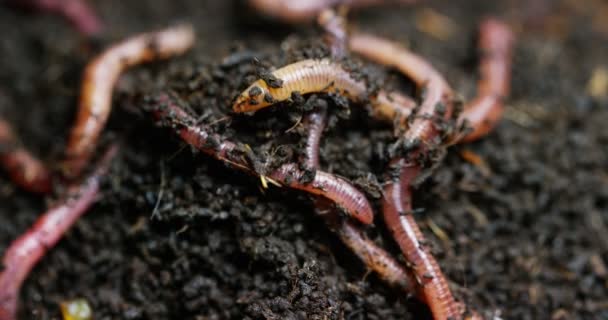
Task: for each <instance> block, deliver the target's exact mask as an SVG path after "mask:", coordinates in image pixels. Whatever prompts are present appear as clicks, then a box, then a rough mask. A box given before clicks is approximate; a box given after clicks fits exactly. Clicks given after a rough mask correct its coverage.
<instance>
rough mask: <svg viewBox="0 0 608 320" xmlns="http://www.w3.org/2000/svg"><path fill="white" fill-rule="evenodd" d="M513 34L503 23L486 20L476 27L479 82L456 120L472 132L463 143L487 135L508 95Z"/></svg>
mask: <svg viewBox="0 0 608 320" xmlns="http://www.w3.org/2000/svg"><path fill="white" fill-rule="evenodd" d="M514 38H515V36H514V34H513V32H512V31H511V29H510V28H509V26H508V25H506V24H505V23H504V22H502V21H500V20H497V19H493V18H487V19H485V20H484V21H483V22H482V23H481V24H480V26H479V44H478V46H479V53H480V63H479V73H480V76H479V82H478V84H477V97H475V99H474V100H472V101H471V102H469V103H468V104H467V105H466V106H465V109H464V111H463V113H462V114H461V115H460V118H459V121H460V122H463V121H466V122H467V125H469V126H470V127H471V128H472V129H473V131H471V132H469V133H468V134H467V135H466V136H465V137H464V138H463V141H465V142H466V141H472V140H476V139H479V138H481V137H483V136H485V135H487V134H488V133H489V132H490V131H491V130H492V129H493V128H494V127H495V126H496V124H497V123H498V121H499V120H500V118H501V116H502V113H503V109H504V106H503V99H504V98H505V97H506V96H507V95H508V94H509V86H510V82H511V56H512V51H513V42H514Z"/></svg>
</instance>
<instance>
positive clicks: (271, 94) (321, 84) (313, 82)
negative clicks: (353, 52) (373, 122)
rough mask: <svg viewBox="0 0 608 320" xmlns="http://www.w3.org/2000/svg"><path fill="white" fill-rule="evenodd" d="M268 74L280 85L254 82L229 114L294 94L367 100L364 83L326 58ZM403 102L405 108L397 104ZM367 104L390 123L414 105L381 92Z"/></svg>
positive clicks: (275, 101) (396, 95)
mask: <svg viewBox="0 0 608 320" xmlns="http://www.w3.org/2000/svg"><path fill="white" fill-rule="evenodd" d="M272 75H273V76H274V77H275V78H277V79H280V81H279V84H280V85H278V84H276V83H273V84H272V85H271V84H269V83H267V82H266V81H265V80H264V79H260V80H258V81H255V82H254V83H253V84H251V85H250V86H249V87H248V88H247V89H245V90H244V91H243V92H242V93H241V94H240V95H239V96H238V97H237V98H236V100H235V102H234V104H233V106H232V109H233V111H234V112H251V111H257V110H259V109H262V108H266V107H268V106H271V105H273V104H275V103H277V102H281V101H285V100H287V99H289V98H290V97H291V95H292V93H294V92H298V93H300V94H307V93H313V92H327V93H338V94H341V95H343V96H345V97H347V98H349V99H350V100H352V101H353V102H364V101H366V100H367V99H368V98H367V97H368V92H367V86H366V84H365V82H364V81H361V80H356V79H355V78H353V77H352V76H351V74H350V73H349V72H348V71H346V70H345V69H344V68H342V66H340V64H338V63H335V62H332V61H331V60H330V59H321V60H302V61H299V62H296V63H293V64H290V65H287V66H285V67H283V68H280V69H278V70H275V71H274V72H272ZM393 97H394V98H393ZM403 102H405V103H407V105H403V104H401V103H403ZM371 105H372V114H374V115H376V116H377V117H378V118H381V119H384V120H389V121H393V120H394V119H395V117H401V118H402V119H403V120H405V118H407V116H408V115H409V114H410V112H411V109H412V107H413V105H414V104H413V102H412V100H411V99H409V98H407V97H405V96H402V95H399V94H397V93H386V92H383V91H381V92H380V93H379V94H378V96H377V98H375V99H374V98H373V97H372V99H371Z"/></svg>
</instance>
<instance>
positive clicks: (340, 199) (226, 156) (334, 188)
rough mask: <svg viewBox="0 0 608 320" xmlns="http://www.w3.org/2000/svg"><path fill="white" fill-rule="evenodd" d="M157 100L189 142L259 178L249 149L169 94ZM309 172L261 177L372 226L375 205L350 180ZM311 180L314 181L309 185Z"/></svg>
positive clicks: (289, 170) (161, 113)
mask: <svg viewBox="0 0 608 320" xmlns="http://www.w3.org/2000/svg"><path fill="white" fill-rule="evenodd" d="M157 100H158V106H157V107H155V108H154V109H155V110H154V114H155V115H156V117H157V118H159V119H161V120H163V121H167V122H169V123H170V124H171V125H172V126H174V127H175V128H176V131H177V134H178V135H179V136H180V137H181V138H182V139H183V140H184V141H185V142H186V143H188V144H189V145H191V146H193V147H194V148H196V149H198V150H200V151H202V152H204V153H206V154H208V155H211V156H213V157H215V158H217V159H219V160H221V161H223V162H225V163H227V164H228V165H231V166H233V167H235V168H237V169H240V170H242V171H245V172H247V173H249V174H252V175H256V176H258V175H259V173H258V172H257V171H256V170H255V169H254V168H253V166H252V164H251V163H250V162H248V159H247V156H246V153H247V151H246V149H247V148H246V147H245V146H241V145H237V144H236V143H233V142H231V141H228V140H227V139H226V138H225V137H222V136H221V135H219V134H215V133H211V132H210V131H211V130H208V128H206V127H205V126H197V125H195V120H194V118H193V117H192V116H190V115H188V114H187V113H186V112H185V111H184V110H183V109H181V108H180V107H179V106H178V105H177V104H176V103H174V102H173V101H172V98H171V97H170V96H169V95H166V94H163V95H160V96H159V98H158V99H157ZM308 173H309V172H307V171H305V170H301V169H300V168H299V167H298V166H297V165H296V164H293V163H288V164H284V165H282V166H280V167H279V168H277V169H273V170H271V171H270V172H266V173H263V175H262V176H261V178H262V179H268V180H270V182H276V183H279V184H281V185H285V186H288V187H290V188H293V189H298V190H302V191H306V192H308V193H310V194H314V195H318V196H321V197H324V198H327V199H328V200H330V201H332V202H333V203H335V204H336V205H337V206H339V207H340V208H342V209H343V210H344V212H346V213H347V214H349V215H351V216H352V217H353V218H355V219H357V220H358V221H360V222H361V223H363V224H371V223H372V221H373V211H372V208H371V205H370V204H369V202H368V201H367V199H366V198H365V196H364V195H363V194H362V193H361V192H360V191H358V190H357V189H356V188H354V187H353V186H352V185H350V184H349V183H348V182H347V181H346V180H344V179H342V178H340V177H337V176H335V175H332V174H329V173H326V172H323V171H316V172H314V176H312V177H307V175H308ZM310 178H311V180H312V181H310V182H309V181H308V180H310Z"/></svg>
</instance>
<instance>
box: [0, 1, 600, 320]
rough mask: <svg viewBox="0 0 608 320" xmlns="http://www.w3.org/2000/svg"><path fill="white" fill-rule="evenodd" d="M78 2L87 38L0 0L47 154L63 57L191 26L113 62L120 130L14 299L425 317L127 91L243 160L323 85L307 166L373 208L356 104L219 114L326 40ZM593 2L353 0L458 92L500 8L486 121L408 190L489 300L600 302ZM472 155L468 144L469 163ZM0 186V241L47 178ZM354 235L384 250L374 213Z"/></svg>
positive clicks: (518, 311)
mask: <svg viewBox="0 0 608 320" xmlns="http://www.w3.org/2000/svg"><path fill="white" fill-rule="evenodd" d="M452 2H453V3H452ZM92 4H93V6H94V7H95V9H96V10H98V12H99V14H100V15H101V17H102V18H103V19H104V21H106V23H107V30H106V32H105V33H104V35H103V36H102V37H101V38H99V39H95V41H93V42H91V41H88V40H87V39H83V38H82V37H81V36H79V35H78V34H77V33H75V32H74V30H73V29H71V28H70V26H69V25H68V24H67V23H65V21H64V20H63V19H61V18H60V17H56V16H50V15H45V14H31V13H27V12H22V11H15V10H13V9H11V8H7V7H4V6H2V7H0V29H1V30H2V37H1V40H0V56H1V57H2V59H0V112H1V115H2V116H4V117H7V118H8V119H9V120H10V121H11V122H12V123H14V125H15V126H16V128H17V130H18V133H19V134H20V135H21V136H22V139H23V141H24V143H25V144H26V145H27V146H28V147H30V148H32V150H34V152H35V153H36V154H38V155H41V156H42V157H43V158H44V159H45V160H47V161H48V162H49V163H51V164H53V163H57V160H58V159H60V156H61V152H62V150H63V146H64V144H65V137H66V135H67V132H68V130H69V127H70V125H71V122H72V120H73V117H74V114H75V107H76V104H77V97H78V92H79V87H80V85H79V82H80V75H81V72H82V69H83V67H84V65H85V64H86V62H87V61H88V60H90V59H91V58H92V57H93V56H94V55H95V54H96V53H98V52H99V51H100V50H101V48H103V47H105V46H107V45H108V44H110V43H112V42H114V41H117V40H119V39H122V38H124V37H126V36H128V35H131V34H135V33H138V32H143V31H149V30H155V29H158V28H161V27H164V26H167V25H169V24H171V23H174V22H179V21H189V22H191V23H193V24H195V26H196V29H197V33H198V35H197V38H198V42H197V44H196V48H195V49H194V50H193V51H192V52H190V53H189V54H187V55H186V56H184V57H180V58H177V59H173V60H171V61H169V62H163V63H156V64H152V65H147V66H142V67H139V68H136V69H134V70H132V71H130V72H128V73H127V74H125V75H124V76H123V77H122V78H121V80H120V82H119V84H118V86H117V89H116V91H115V95H114V103H113V108H114V110H113V113H112V116H111V119H110V122H109V125H108V128H107V130H106V131H105V132H104V134H103V139H102V140H103V141H104V143H106V144H107V142H109V141H122V143H123V147H122V152H121V155H120V158H119V159H117V161H115V163H114V165H113V167H112V170H111V174H110V176H109V178H108V179H107V181H106V183H105V184H104V188H103V197H102V198H101V199H100V201H99V202H98V203H97V204H96V205H95V206H94V208H93V209H92V210H90V212H88V214H87V215H85V216H84V218H82V219H81V220H80V221H79V222H78V223H77V224H76V225H75V227H74V228H73V229H72V230H71V231H70V232H69V234H68V235H67V236H66V237H65V238H64V239H63V240H62V241H61V242H60V243H59V245H58V246H57V247H56V248H54V249H53V250H52V251H51V252H50V253H49V254H48V256H46V257H45V258H44V259H43V261H42V262H41V263H40V264H39V265H38V266H37V267H36V268H35V270H34V272H33V274H32V275H31V276H30V277H29V279H28V281H27V282H26V284H25V286H24V288H23V291H22V295H21V308H20V310H21V312H20V316H21V318H22V319H58V318H60V314H59V307H58V304H59V302H61V301H64V300H67V299H73V298H86V299H87V300H88V301H89V302H90V304H91V305H92V307H93V310H94V314H95V319H384V320H388V319H421V318H425V317H428V312H427V311H426V310H425V308H424V307H423V306H422V305H421V304H420V303H417V302H416V301H415V300H414V299H412V298H411V297H408V296H407V295H406V294H404V293H402V292H399V291H398V290H395V289H392V288H390V287H388V286H386V285H385V284H383V283H382V282H381V281H379V280H378V279H377V278H376V277H375V276H374V275H373V274H368V273H367V272H366V269H365V267H364V266H363V265H362V264H361V263H360V262H359V261H358V260H357V258H356V257H355V256H354V255H353V254H351V253H350V252H349V251H348V249H347V248H346V247H344V246H343V245H342V244H341V242H340V241H339V239H338V238H337V237H336V236H335V235H334V234H333V233H332V232H331V231H330V230H329V229H328V228H327V227H326V226H325V224H324V222H323V219H321V218H319V217H318V216H316V215H315V211H314V208H313V205H312V201H310V199H309V198H308V197H307V196H306V195H304V194H301V193H299V192H295V191H290V190H285V189H279V188H276V187H271V188H269V189H268V190H262V188H261V186H260V181H259V180H258V179H256V178H253V177H250V176H246V175H244V174H242V173H239V172H235V171H234V170H232V169H230V168H227V167H226V166H224V165H223V164H221V163H219V162H218V161H215V160H213V159H211V158H209V157H208V156H206V155H203V154H200V153H196V152H193V151H192V150H191V148H189V147H185V146H184V144H183V143H182V142H181V141H180V140H179V139H178V138H177V137H176V136H175V135H174V134H173V132H172V131H171V130H170V129H168V128H163V127H162V126H159V125H158V124H156V123H155V122H154V121H153V120H152V118H151V117H150V115H149V114H147V113H146V112H144V111H143V108H142V107H143V106H145V105H146V104H149V103H150V101H151V99H150V98H151V97H154V96H155V95H156V94H158V93H159V92H167V91H170V92H173V93H174V94H175V95H176V96H178V97H179V98H180V99H181V100H182V103H183V104H184V105H186V106H188V108H189V109H190V110H191V112H192V113H193V114H196V115H197V116H198V117H199V118H200V121H201V122H202V123H213V127H214V128H215V129H216V130H217V132H221V133H222V134H225V135H226V136H228V137H230V138H231V139H235V140H239V141H242V142H246V143H248V144H250V145H251V146H252V148H253V149H254V151H255V152H256V154H258V155H259V156H260V157H262V158H263V159H271V160H276V159H279V160H289V159H296V158H297V157H298V153H299V150H301V143H302V134H304V133H305V131H304V130H303V129H302V127H301V126H300V125H298V121H299V119H300V118H301V116H302V113H303V112H304V110H306V107H307V106H310V105H311V103H317V102H318V99H321V100H323V101H326V103H327V104H328V105H329V106H330V107H331V108H330V109H331V125H330V128H329V129H328V130H327V132H326V133H325V138H324V139H323V143H322V150H321V158H322V161H321V166H322V168H323V169H324V170H326V171H330V172H334V173H337V174H340V175H342V176H345V177H347V178H349V179H352V180H353V181H355V182H356V183H357V185H358V186H360V187H362V190H365V191H366V192H368V197H369V198H370V199H372V200H374V203H375V205H376V209H378V207H377V202H378V192H377V188H376V187H377V186H378V184H377V182H378V181H380V182H381V181H383V179H384V171H385V168H386V156H385V155H386V150H387V148H388V147H389V146H390V144H391V143H392V141H393V136H392V130H391V129H390V126H388V125H386V124H383V123H378V122H375V121H372V120H370V118H369V117H368V115H367V112H366V111H365V108H361V107H360V106H357V105H352V106H350V108H349V106H348V105H344V103H343V101H341V100H340V99H336V98H335V97H334V98H332V97H326V96H318V97H312V98H309V97H304V98H303V99H302V101H297V100H298V99H296V101H295V102H294V103H292V104H289V105H283V106H282V107H275V108H271V109H269V110H265V111H261V112H258V113H257V114H255V115H253V116H246V115H233V114H231V113H230V107H229V106H230V102H231V100H232V99H233V98H234V96H235V95H236V94H238V93H239V92H240V90H243V89H244V88H246V87H247V85H248V84H249V83H251V82H252V81H253V80H255V79H256V78H257V76H258V75H259V74H260V72H264V71H267V70H269V69H271V68H272V67H278V66H282V65H284V64H287V63H289V62H293V61H297V60H300V59H303V58H307V57H320V56H324V55H326V54H327V50H326V49H325V48H324V47H323V45H322V42H321V41H320V36H321V32H320V30H318V29H317V27H316V26H315V25H314V24H312V23H311V24H308V25H307V24H305V25H300V26H290V25H285V24H282V23H279V22H277V21H274V20H272V19H269V18H268V17H263V16H261V15H260V14H259V13H257V12H254V11H252V10H251V9H249V8H248V7H247V6H246V5H245V4H244V3H242V2H238V1H196V0H171V1H165V0H163V1H157V0H154V1H152V0H147V1H118V0H104V1H94V2H93V1H92ZM524 4H525V6H524ZM602 12H603V13H604V14H602ZM606 12H608V6H606V4H605V2H602V1H561V2H550V1H542V0H541V1H531V0H530V1H523V2H519V1H505V2H502V3H494V1H491V2H490V1H476V2H462V1H458V2H456V1H450V4H442V3H439V2H431V3H426V2H425V3H424V4H423V5H417V6H405V7H389V8H374V9H364V10H358V11H355V12H353V14H352V15H351V18H350V22H351V23H352V25H353V26H354V27H356V28H359V29H362V30H365V31H369V32H374V33H377V34H380V35H383V36H386V37H389V38H391V39H395V40H398V41H401V42H403V43H405V44H407V45H408V46H409V47H410V48H412V50H414V51H415V52H418V53H420V54H421V55H423V56H425V57H427V58H428V59H429V60H430V61H431V62H432V63H433V64H434V65H435V66H436V68H437V69H438V70H440V71H442V72H443V73H444V74H445V76H446V78H447V79H448V81H449V82H450V83H451V84H452V86H453V87H454V88H455V90H456V91H457V92H459V93H460V95H461V96H462V98H463V99H465V100H466V99H468V98H471V97H473V96H474V94H475V85H476V79H477V69H476V55H475V35H476V25H477V22H478V21H479V19H480V18H481V17H482V16H484V15H487V14H494V15H498V16H500V17H503V18H504V19H506V20H508V21H509V22H510V23H512V24H513V26H514V27H515V28H516V32H517V36H518V42H517V48H516V50H515V56H514V70H513V81H512V87H513V88H512V94H511V96H510V97H509V99H508V101H507V112H506V115H505V117H504V119H503V121H502V122H501V124H500V125H499V126H498V127H497V128H496V130H495V131H494V132H493V133H492V134H490V135H489V136H488V137H486V138H484V139H482V140H481V141H479V142H476V143H473V144H468V145H462V146H455V147H451V148H449V150H448V153H447V155H446V157H445V159H444V161H443V162H442V163H441V164H440V165H439V166H438V167H437V168H436V169H435V170H434V172H432V174H430V175H429V177H428V179H426V180H425V181H424V182H423V183H422V184H421V185H420V186H419V187H418V189H417V190H416V192H415V207H416V208H420V209H421V210H416V215H417V220H418V221H419V222H420V225H421V227H422V229H423V231H424V233H425V234H426V235H427V237H428V238H429V239H430V242H431V243H432V246H433V249H434V251H435V252H436V256H437V258H438V260H439V262H440V265H441V266H442V268H443V270H444V271H445V273H446V275H447V276H448V278H449V279H450V281H451V284H452V287H453V289H454V290H455V293H456V295H457V296H458V298H459V299H461V300H464V301H467V302H468V303H469V304H470V305H471V306H473V307H474V308H476V309H477V310H479V311H481V312H482V313H484V314H485V315H486V316H488V317H491V316H493V317H497V318H502V319H555V320H557V319H608V271H607V267H606V264H607V263H608V227H607V224H608V128H607V125H608V97H607V95H606V91H608V88H606V86H607V84H606V82H608V80H607V79H606V78H607V77H608V69H607V68H608V60H607V58H606V57H608V25H607V24H606V20H605V16H606V14H605V13H606ZM437 19H439V20H437ZM438 25H439V26H440V27H441V26H442V27H443V29H442V28H439V29H437V26H438ZM446 26H447V27H446ZM354 61H355V62H357V61H358V62H359V63H361V64H362V67H361V68H359V69H358V72H361V73H363V74H365V75H369V76H370V77H371V78H372V79H375V83H378V84H379V85H382V86H387V87H391V88H398V89H400V90H407V91H409V92H410V93H413V91H412V85H411V83H408V81H407V79H405V78H403V77H401V76H400V75H399V74H398V73H396V72H395V71H392V70H387V69H385V68H382V67H379V66H373V65H371V64H369V63H367V62H364V61H361V60H357V59H356V58H355V60H354ZM602 77H604V78H603V79H602ZM602 81H603V82H604V84H603V86H602ZM471 153H473V154H475V155H477V156H478V157H479V158H480V159H482V162H481V163H478V164H472V163H471V162H469V161H467V159H470V158H471V157H470V156H467V155H470V154H471ZM0 199H1V200H0V252H2V251H3V250H4V249H5V248H6V246H7V245H8V244H9V243H10V241H11V240H12V239H14V238H15V237H17V235H19V234H20V233H21V232H23V231H24V230H25V229H26V228H27V227H28V226H29V225H30V224H31V223H32V222H33V221H34V220H35V218H36V217H37V216H38V215H39V214H40V213H41V212H43V211H44V209H45V208H46V206H47V205H48V204H49V203H50V202H52V200H53V199H54V198H53V197H51V196H49V197H46V198H41V197H39V196H35V195H30V194H27V193H25V192H22V191H20V190H18V189H16V188H15V187H14V186H13V185H12V184H11V182H10V181H9V180H8V178H7V177H6V175H4V174H1V175H0ZM377 211H378V210H377ZM368 235H369V236H370V237H371V238H373V239H374V240H375V241H377V242H378V243H379V244H382V245H383V246H384V247H386V248H388V249H389V250H390V251H391V252H393V253H395V256H398V254H397V250H395V249H396V246H395V245H394V243H393V242H392V240H391V239H390V237H389V236H387V234H386V231H385V227H384V224H383V222H382V219H381V216H380V215H377V217H376V222H375V226H373V227H370V228H368Z"/></svg>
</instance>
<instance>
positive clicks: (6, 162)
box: [0, 119, 52, 193]
mask: <svg viewBox="0 0 608 320" xmlns="http://www.w3.org/2000/svg"><path fill="white" fill-rule="evenodd" d="M0 165H1V166H2V167H3V168H4V169H5V170H6V172H7V173H8V175H9V176H10V178H11V179H12V180H13V182H14V183H15V184H17V185H18V186H19V187H21V188H23V189H24V190H27V191H30V192H35V193H49V192H50V191H51V186H52V183H51V172H50V170H49V168H48V167H47V166H46V165H45V164H44V163H43V162H42V161H40V160H39V159H38V158H36V157H35V156H34V155H32V154H31V153H30V152H29V151H28V150H27V149H26V148H25V147H24V146H23V145H22V144H21V143H20V142H19V141H18V139H17V137H16V136H15V134H14V133H13V129H12V128H11V126H10V125H9V123H8V122H6V121H5V120H4V119H0Z"/></svg>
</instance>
